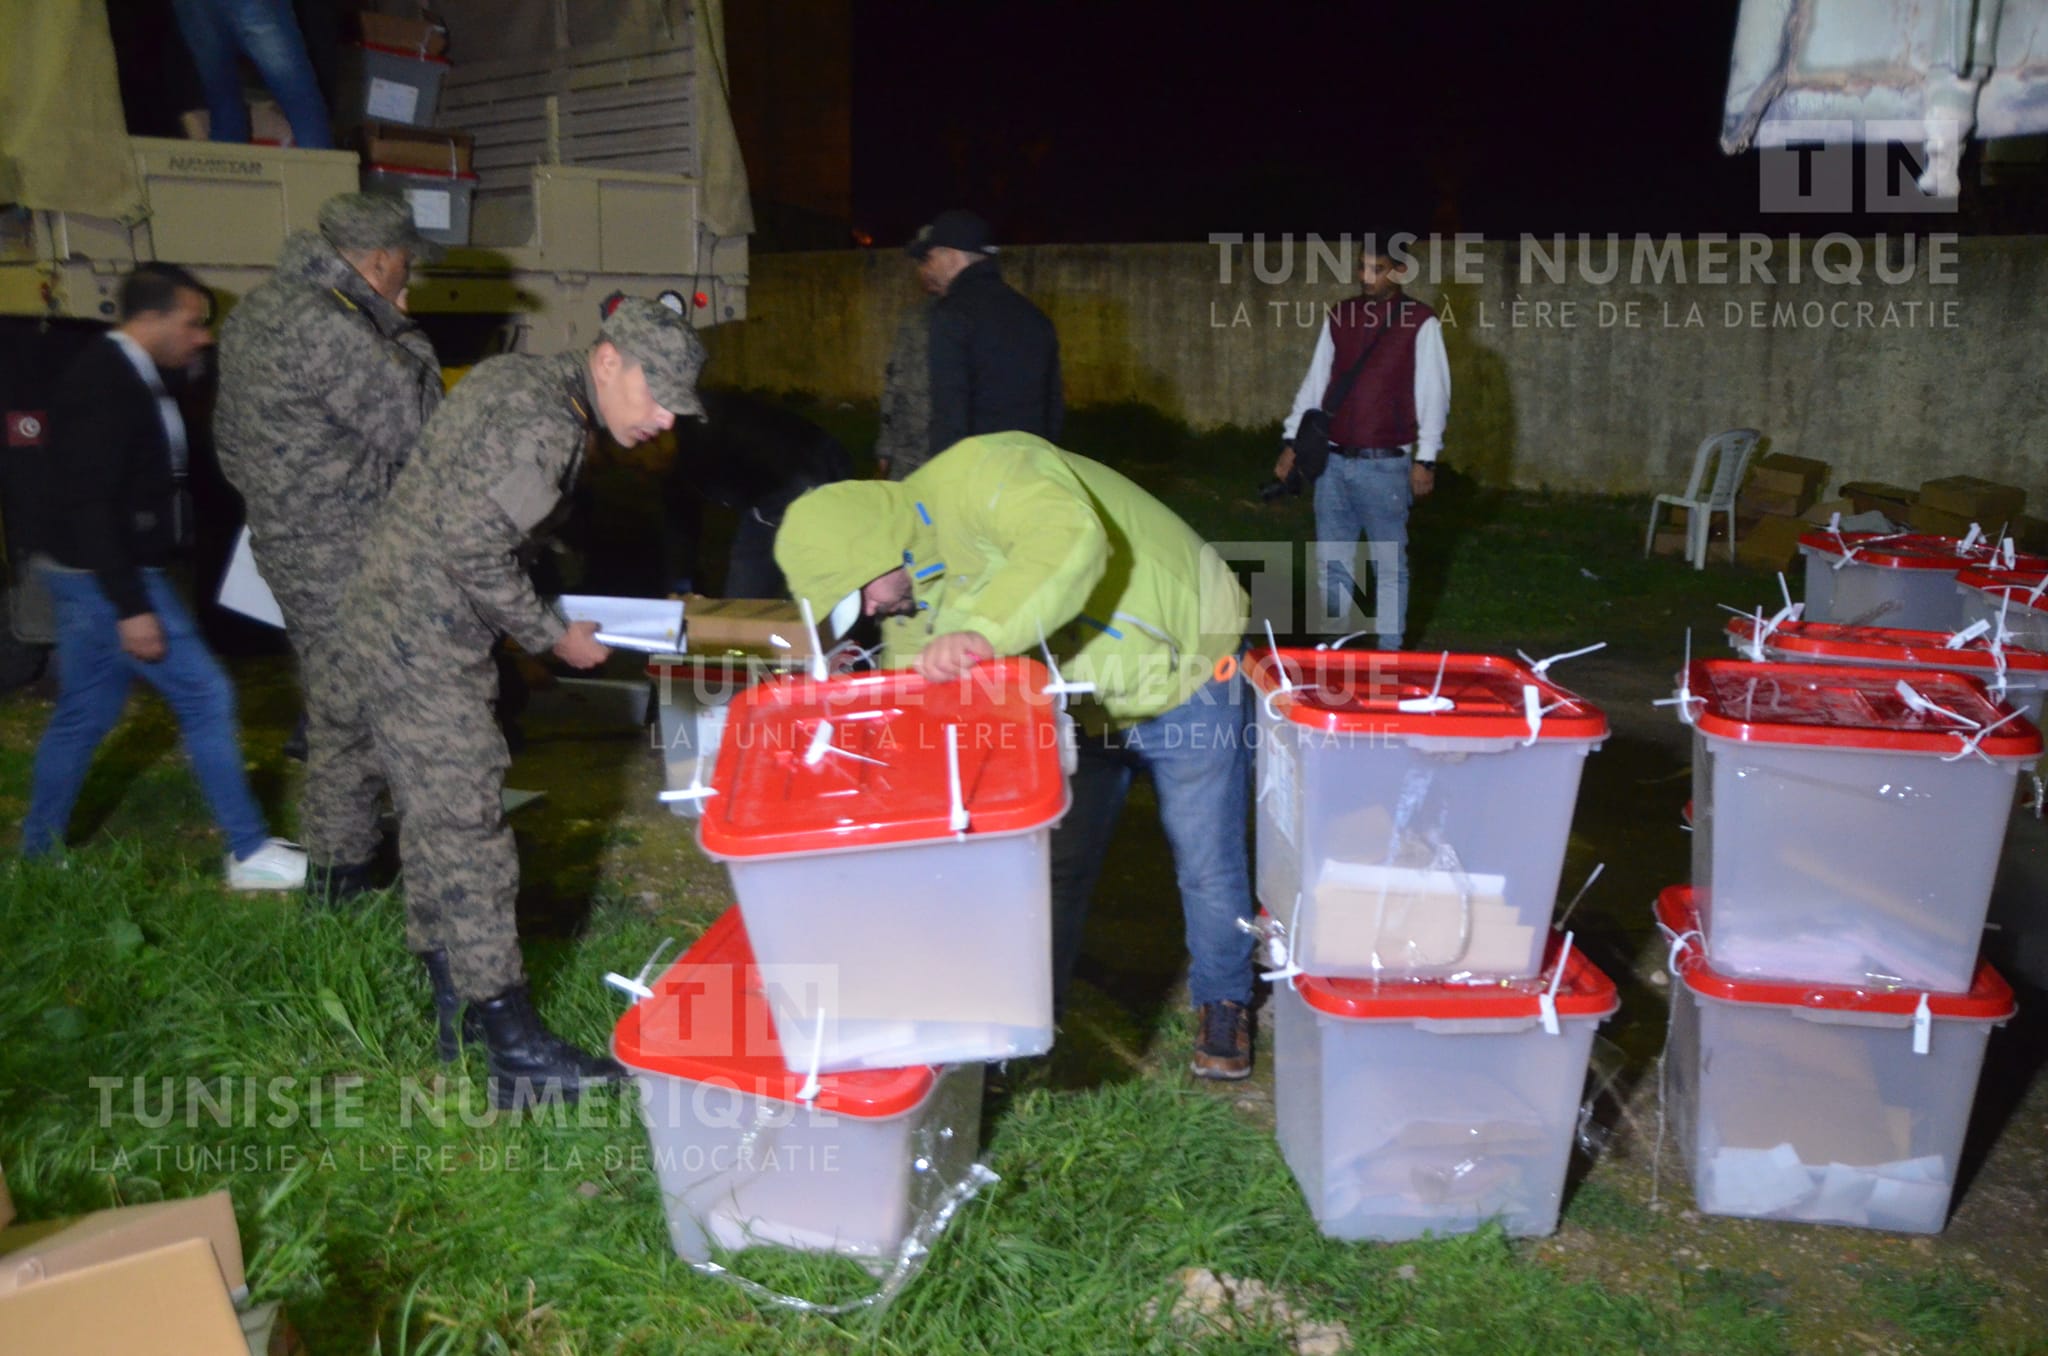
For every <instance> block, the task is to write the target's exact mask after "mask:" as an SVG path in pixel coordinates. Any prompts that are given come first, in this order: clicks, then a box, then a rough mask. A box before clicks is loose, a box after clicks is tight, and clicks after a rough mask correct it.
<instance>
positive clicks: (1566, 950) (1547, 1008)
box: [1536, 932, 1572, 1036]
mask: <svg viewBox="0 0 2048 1356" xmlns="http://www.w3.org/2000/svg"><path fill="white" fill-rule="evenodd" d="M1571 958H1572V934H1571V933H1569V932H1567V933H1566V934H1565V935H1564V945H1563V946H1561V947H1559V948H1558V952H1557V969H1556V970H1555V971H1553V972H1552V974H1551V976H1550V987H1549V988H1547V989H1545V990H1544V991H1543V992H1542V994H1541V995H1540V996H1539V997H1538V998H1537V999H1536V1010H1537V1011H1538V1012H1539V1013H1540V1014H1542V1017H1543V1030H1544V1032H1545V1033H1546V1034H1548V1035H1552V1036H1562V1035H1563V1034H1564V1026H1563V1024H1562V1023H1560V1022H1559V1021H1558V1020H1557V988H1558V985H1560V984H1562V983H1564V967H1565V964H1566V962H1568V961H1570V960H1571Z"/></svg>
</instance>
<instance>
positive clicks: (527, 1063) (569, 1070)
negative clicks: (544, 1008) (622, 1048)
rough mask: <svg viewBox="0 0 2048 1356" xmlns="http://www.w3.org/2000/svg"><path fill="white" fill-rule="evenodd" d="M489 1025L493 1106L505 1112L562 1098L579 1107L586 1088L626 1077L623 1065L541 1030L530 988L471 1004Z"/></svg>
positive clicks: (519, 986) (486, 1040)
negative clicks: (528, 992)
mask: <svg viewBox="0 0 2048 1356" xmlns="http://www.w3.org/2000/svg"><path fill="white" fill-rule="evenodd" d="M469 1010H470V1012H472V1013H474V1014H476V1015H477V1016H478V1017H479V1018H480V1019H481V1020H482V1023H483V1035H484V1051H485V1053H486V1054H487V1055H488V1056H489V1057H490V1070H491V1105H492V1106H494V1107H496V1108H497V1109H498V1110H500V1111H516V1110H518V1109H519V1108H521V1107H524V1106H531V1105H535V1104H537V1103H541V1102H550V1101H553V1100H555V1099H556V1098H560V1099H561V1100H562V1101H564V1102H574V1101H575V1100H576V1099H577V1097H578V1096H580V1095H581V1094H582V1092H583V1090H584V1089H585V1088H591V1087H598V1086H600V1085H602V1084H605V1083H610V1082H614V1081H616V1080H617V1079H619V1078H620V1077H622V1076H623V1075H624V1074H625V1070H624V1069H621V1068H620V1067H619V1066H618V1064H617V1063H616V1062H615V1061H613V1060H610V1059H607V1058H605V1057H603V1056H601V1055H593V1054H591V1053H589V1052H588V1051H586V1050H581V1049H579V1048H577V1047H576V1046H574V1045H571V1044H570V1043H569V1042H567V1041H565V1040H563V1039H562V1038H561V1037H560V1036H557V1035H556V1034H555V1033H554V1032H552V1031H550V1030H548V1029H547V1028H546V1027H545V1026H542V1025H541V1020H540V1014H538V1013H536V1012H535V1011H534V1010H533V1000H532V999H531V998H529V997H528V996H527V992H526V986H525V985H524V984H514V985H513V986H512V987H511V988H509V989H507V990H505V991H504V992H503V993H501V994H498V995H496V996H495V997H491V998H483V999H479V1000H477V1001H476V1002H474V1003H471V1004H470V1005H469Z"/></svg>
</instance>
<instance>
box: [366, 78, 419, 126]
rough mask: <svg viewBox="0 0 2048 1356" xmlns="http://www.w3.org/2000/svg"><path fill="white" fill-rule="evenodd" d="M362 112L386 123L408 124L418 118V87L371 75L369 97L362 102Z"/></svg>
mask: <svg viewBox="0 0 2048 1356" xmlns="http://www.w3.org/2000/svg"><path fill="white" fill-rule="evenodd" d="M363 111H364V112H366V113H368V114H369V115H370V116H371V117H373V118H383V119H385V120H386V121H388V122H404V123H410V122H411V121H412V120H413V119H414V118H416V117H418V116H419V111H420V90H419V86H417V85H408V84H405V83H404V82H402V81H398V80H386V79H385V78H384V77H383V76H381V75H373V76H371V77H370V93H369V97H368V98H366V99H365V100H364V101H363Z"/></svg>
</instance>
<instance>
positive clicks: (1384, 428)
mask: <svg viewBox="0 0 2048 1356" xmlns="http://www.w3.org/2000/svg"><path fill="white" fill-rule="evenodd" d="M1435 315H1436V312H1435V311H1432V310H1431V309H1430V308H1429V307H1428V306H1427V305H1426V304H1424V303H1422V302H1419V301H1417V300H1415V299H1414V298H1413V297H1410V296H1407V295H1405V294H1403V293H1399V292H1397V293H1395V294H1394V295H1393V296H1391V297H1389V298H1388V299H1387V300H1385V301H1367V300H1366V299H1365V298H1364V297H1363V296H1356V297H1353V298H1351V299H1350V300H1349V301H1342V302H1339V303H1337V305H1336V306H1334V307H1332V308H1331V310H1330V341H1331V343H1332V344H1334V345H1335V346H1336V349H1337V357H1336V360H1335V361H1334V362H1332V363H1331V364H1330V386H1332V387H1334V386H1335V385H1336V384H1337V383H1338V382H1340V381H1342V380H1343V379H1344V374H1345V373H1346V372H1349V371H1350V370H1351V365H1352V364H1353V363H1355V362H1357V361H1358V355H1359V353H1360V352H1361V351H1363V350H1364V348H1365V346H1366V345H1367V344H1371V345H1372V346H1373V348H1372V356H1371V357H1370V358H1367V359H1366V360H1365V367H1364V369H1363V370H1362V371H1360V372H1359V374H1358V380H1356V381H1354V382H1353V383H1352V384H1351V394H1349V395H1348V396H1346V397H1345V398H1344V406H1343V408H1342V409H1339V410H1337V411H1336V412H1335V413H1334V414H1333V415H1332V416H1331V418H1330V440H1331V441H1332V442H1337V443H1342V444H1344V446H1346V447H1406V446H1408V444H1410V443H1412V442H1414V441H1415V437H1416V433H1417V424H1416V420H1415V336H1416V335H1417V334H1418V333H1419V332H1420V331H1421V329H1422V325H1423V322H1424V321H1426V320H1430V319H1433V318H1434V317H1435ZM1329 397H1330V393H1329V390H1328V388H1325V390H1324V392H1323V399H1324V400H1325V401H1327V400H1328V399H1329Z"/></svg>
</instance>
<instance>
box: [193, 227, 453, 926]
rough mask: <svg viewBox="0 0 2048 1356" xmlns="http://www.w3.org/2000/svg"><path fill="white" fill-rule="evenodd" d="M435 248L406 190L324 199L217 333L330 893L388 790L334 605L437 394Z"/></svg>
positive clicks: (359, 867)
mask: <svg viewBox="0 0 2048 1356" xmlns="http://www.w3.org/2000/svg"><path fill="white" fill-rule="evenodd" d="M433 248H434V247H433V245H432V244H431V243H430V242H429V241H427V240H426V239H424V238H423V237H421V236H420V234H419V232H418V231H416V230H415V229H414V227H413V220H412V213H411V211H410V210H409V209H408V208H407V207H406V204H405V202H404V201H403V200H402V199H398V198H391V197H379V196H374V195H371V194H367V193H348V194H343V195H342V196H340V197H337V198H332V199H329V200H328V201H327V203H325V204H324V205H323V206H322V207H321V209H320V229H319V230H318V231H317V232H316V231H302V232H298V233H296V234H294V235H293V236H292V237H291V238H290V239H289V240H288V241H286V243H285V247H284V253H283V255H282V257H280V258H279V260H278V264H277V271H276V272H275V273H273V274H271V276H270V277H269V279H268V280H266V281H265V282H263V283H262V284H260V285H259V286H257V287H256V288H255V289H254V290H253V291H251V292H250V293H249V295H248V297H247V298H245V299H244V300H243V302H242V304H241V305H239V306H237V307H236V308H235V310H234V313H233V314H232V315H230V316H229V317H228V321H227V324H226V325H225V326H224V327H223V328H222V330H221V338H220V366H221V375H220V400H219V404H218V406H217V408H216V411H215V415H214V429H215V433H216V438H217V441H218V443H219V446H220V459H221V465H222V468H223V469H224V470H225V471H226V472H227V475H228V479H229V480H231V481H233V482H234V486H235V488H236V489H237V490H240V491H241V493H242V498H243V499H244V501H246V503H247V505H248V518H249V534H250V544H251V546H252V548H253V549H254V552H255V556H256V564H257V567H258V568H259V569H260V570H261V571H262V572H263V578H264V581H265V582H266V583H268V584H269V585H270V589H271V592H272V593H274V594H275V595H276V596H277V602H278V607H279V608H280V609H281V610H282V611H283V613H284V621H285V633H286V634H287V635H288V636H290V637H291V642H292V649H293V650H294V652H296V654H297V655H298V660H299V679H300V682H301V684H302V685H303V686H304V688H305V698H306V739H307V758H306V784H305V790H304V791H303V792H302V793H301V795H300V799H299V836H300V838H301V839H303V840H304V843H305V846H306V851H307V856H308V858H309V861H310V863H311V870H310V871H309V873H308V880H307V888H308V890H309V891H311V892H313V893H314V894H315V895H316V896H318V897H324V898H327V899H330V900H339V899H342V898H345V897H347V896H349V895H352V894H356V893H359V892H360V891H362V890H365V889H367V888H368V887H369V883H370V882H369V876H370V862H371V859H372V858H373V857H374V856H375V855H376V850H377V845H378V840H379V833H378V827H377V815H378V797H379V794H380V792H381V791H382V790H383V787H384V780H383V775H382V773H381V772H379V770H378V767H377V760H376V754H375V751H374V750H373V749H372V748H371V745H370V732H369V728H368V727H367V726H366V725H364V724H363V723H362V722H361V721H360V720H358V719H356V718H354V717H352V716H347V715H344V714H343V713H344V712H346V711H347V710H348V709H349V707H350V706H351V703H350V702H349V700H348V697H347V694H346V692H344V691H342V690H340V688H339V686H338V675H337V672H336V665H337V662H338V656H337V653H336V645H335V641H336V620H335V618H336V615H337V613H338V612H339V611H340V607H341V594H342V590H343V588H344V587H345V586H346V585H347V583H348V581H349V579H350V578H351V577H353V576H354V574H355V571H356V562H357V553H358V551H359V550H360V549H361V543H362V541H363V539H364V538H365V537H367V536H368V535H369V531H370V522H371V519H372V517H373V515H374V514H375V513H376V510H377V508H378V507H379V506H380V505H381V504H382V503H383V502H384V496H385V495H386V494H387V493H389V492H390V489H391V484H392V481H393V480H395V479H396V478H397V476H398V470H399V468H400V467H401V466H403V465H404V464H405V460H406V458H407V457H408V456H410V455H411V453H412V448H413V444H414V443H416V442H418V441H419V436H420V430H421V429H422V428H424V427H425V426H426V422H427V418H428V416H429V415H431V414H433V412H434V410H435V407H436V406H438V405H439V404H440V402H441V367H440V364H439V362H438V361H437V360H436V359H435V356H434V346H433V344H432V343H430V342H428V339H427V336H426V334H425V333H424V332H423V331H422V330H421V329H420V328H419V326H417V325H415V324H414V323H413V322H412V321H411V320H410V319H408V318H407V316H406V313H405V286H406V280H407V277H408V276H409V274H410V272H411V268H412V264H413V261H414V260H416V259H419V258H422V257H424V256H426V255H427V254H428V253H429V252H430V251H432V250H433Z"/></svg>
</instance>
